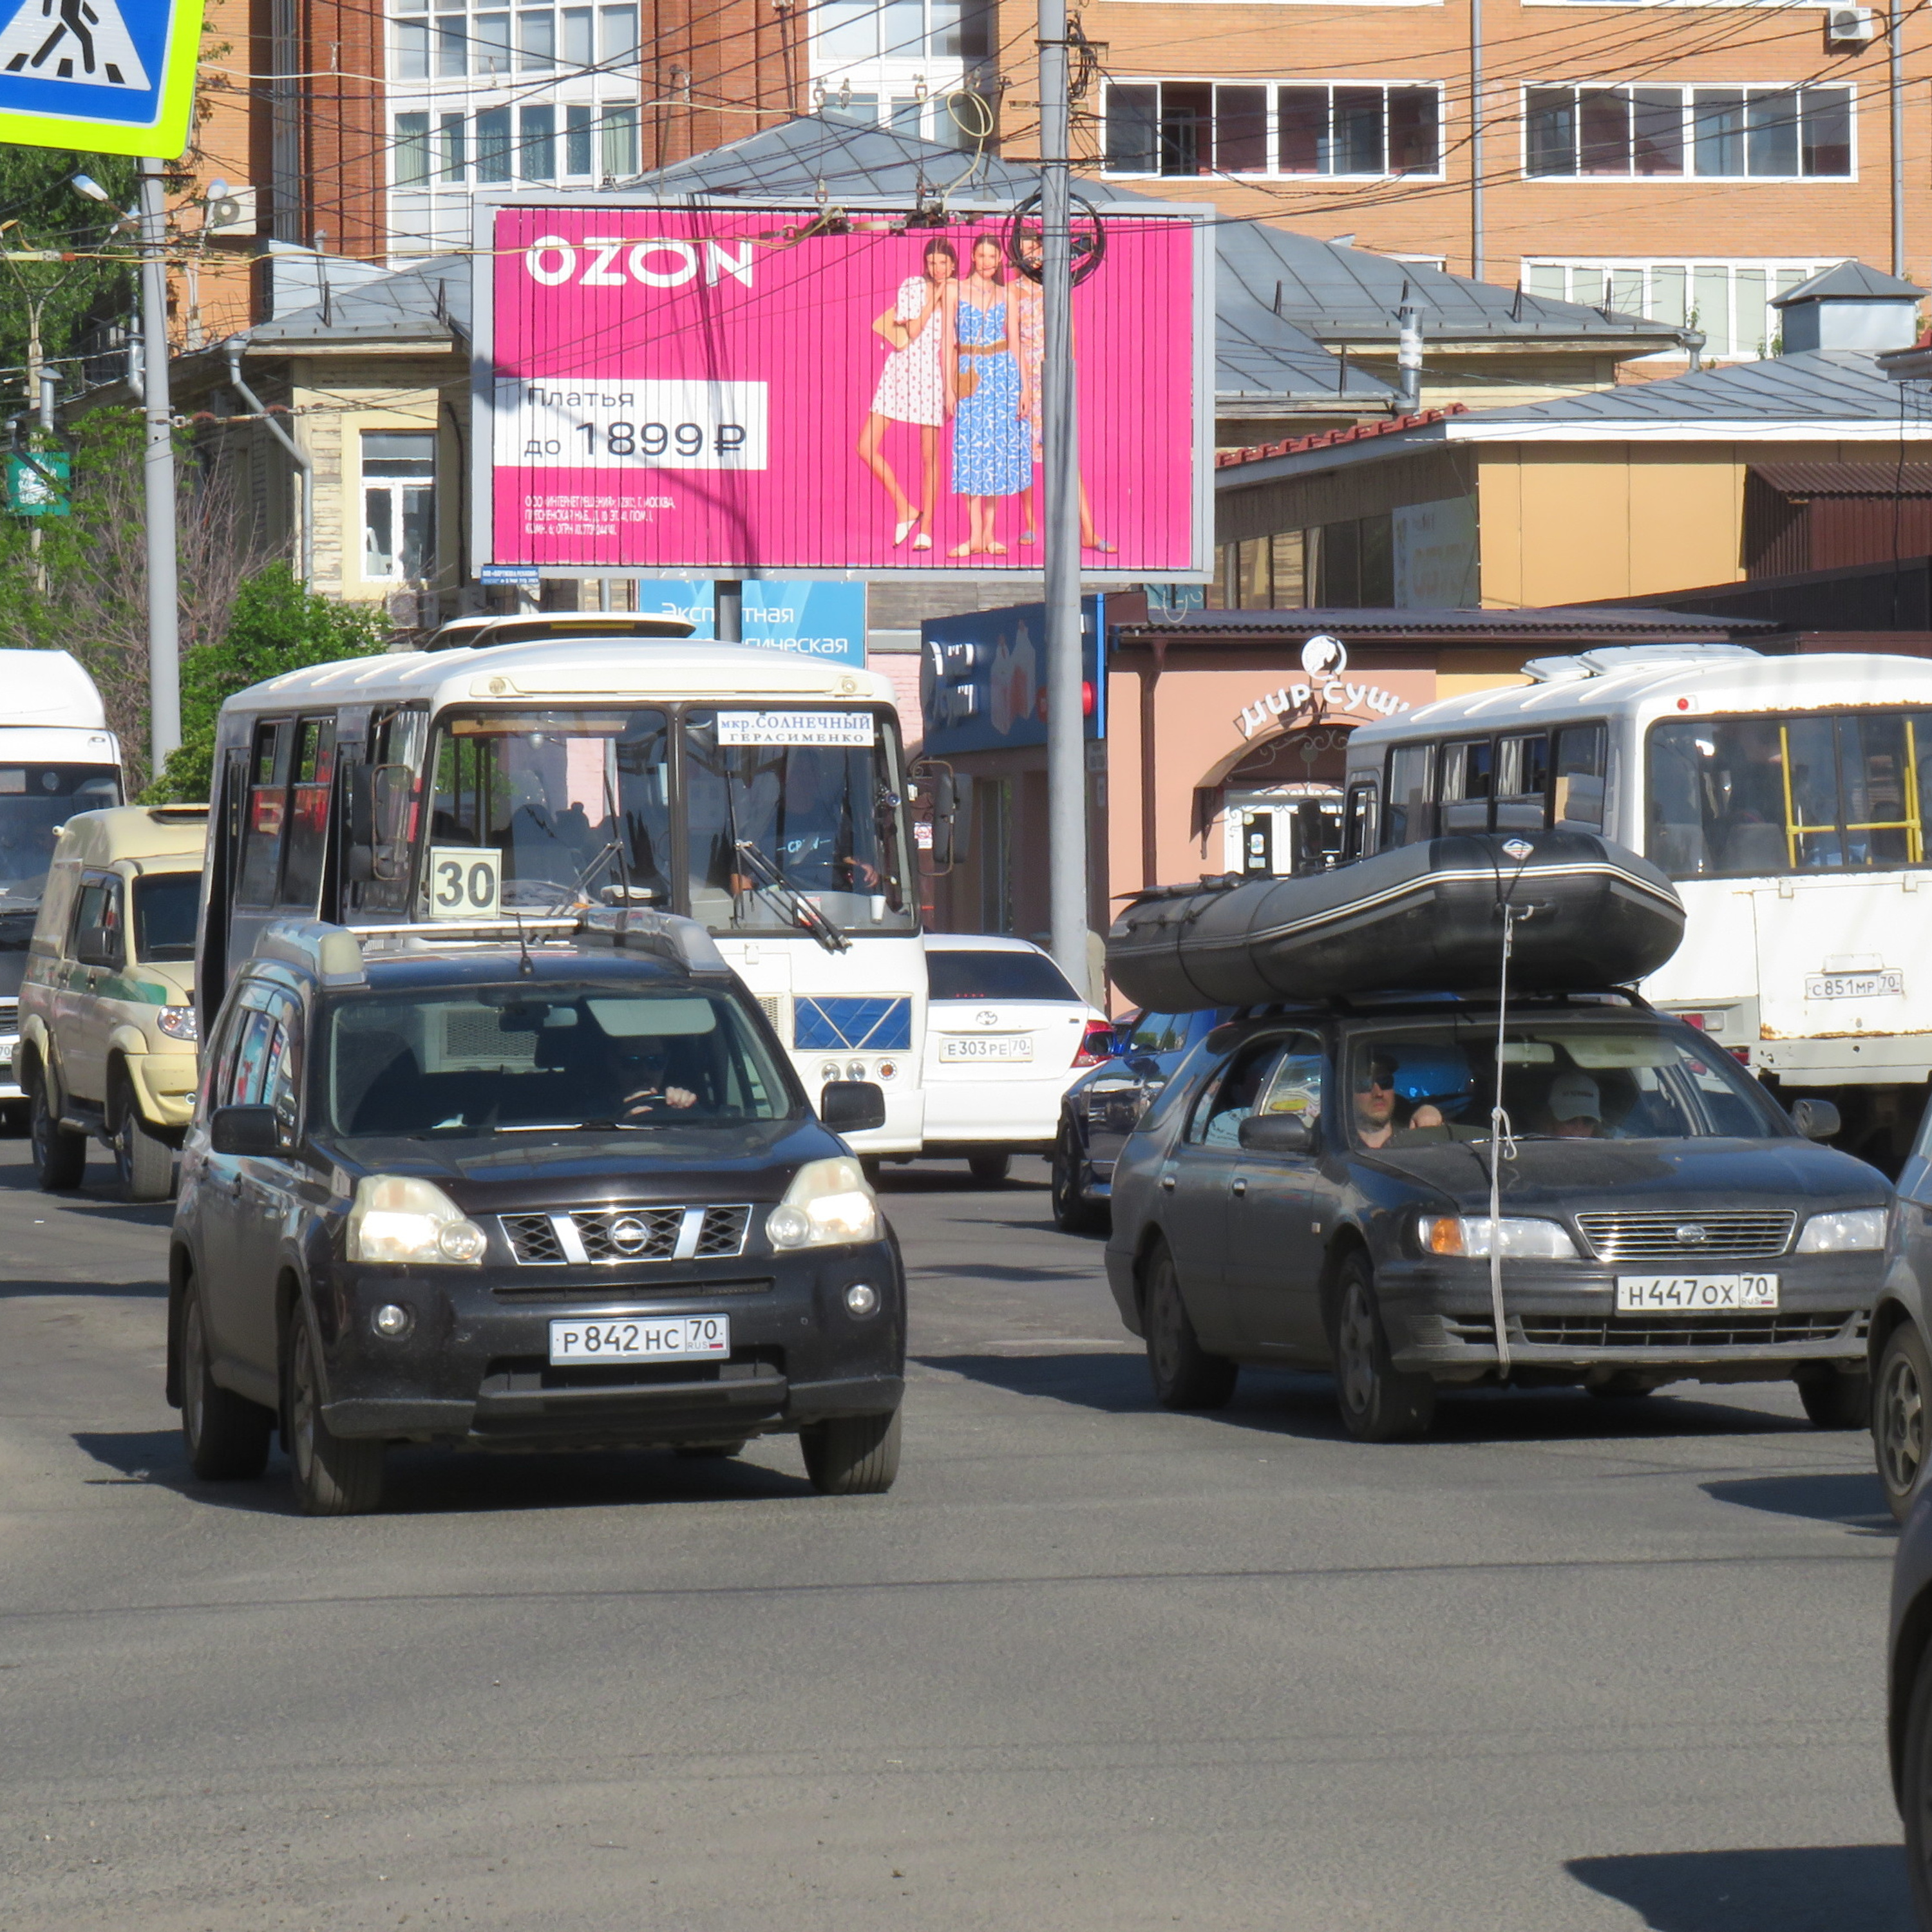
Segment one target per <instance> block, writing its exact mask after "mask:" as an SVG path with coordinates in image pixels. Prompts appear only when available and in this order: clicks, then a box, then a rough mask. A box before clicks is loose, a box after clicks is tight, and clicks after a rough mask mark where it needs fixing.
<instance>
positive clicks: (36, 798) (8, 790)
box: [0, 765, 121, 899]
mask: <svg viewBox="0 0 1932 1932" xmlns="http://www.w3.org/2000/svg"><path fill="white" fill-rule="evenodd" d="M120 802H121V779H120V775H119V774H118V772H116V771H115V769H113V766H102V765H0V895H5V896H6V897H7V898H15V899H22V898H31V899H37V898H39V897H40V889H41V887H42V886H43V885H44V884H45V883H46V876H47V868H48V866H49V865H51V864H52V862H53V856H54V840H55V838H56V836H57V835H58V833H59V831H60V829H61V827H62V826H63V825H65V823H67V822H68V820H69V819H70V818H71V817H74V814H75V813H76V812H80V811H101V810H103V809H104V808H106V807H107V806H109V805H118V804H119V803H120Z"/></svg>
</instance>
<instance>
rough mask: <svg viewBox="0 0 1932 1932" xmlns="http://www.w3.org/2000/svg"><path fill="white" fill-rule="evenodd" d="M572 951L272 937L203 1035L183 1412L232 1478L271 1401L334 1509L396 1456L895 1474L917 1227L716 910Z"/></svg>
mask: <svg viewBox="0 0 1932 1932" xmlns="http://www.w3.org/2000/svg"><path fill="white" fill-rule="evenodd" d="M613 917H614V920H615V922H616V924H617V925H618V926H620V927H621V928H622V929H621V930H610V929H605V930H601V931H599V930H584V929H579V930H577V931H575V932H571V933H570V934H569V935H567V936H566V937H565V938H564V939H562V940H561V941H552V942H551V943H548V944H539V943H532V944H527V945H520V944H515V943H511V944H507V945H506V944H504V943H502V940H501V938H495V937H493V938H490V939H489V940H488V941H487V942H486V943H481V944H478V943H472V944H463V943H460V942H452V941H446V940H443V939H440V938H438V939H437V940H435V941H430V942H425V940H423V939H422V938H421V937H420V936H413V935H409V934H407V933H401V932H399V933H397V934H395V935H363V936H362V937H361V938H359V937H358V935H356V934H354V933H351V932H347V931H346V930H344V929H342V928H340V927H335V926H324V925H319V924H317V923H315V922H295V921H291V922H286V923H284V924H282V925H280V926H275V927H272V928H270V929H269V931H268V932H266V933H265V934H264V935H263V938H262V939H261V941H260V943H259V944H258V947H257V956H256V957H255V958H254V959H253V960H251V962H249V963H248V965H247V966H246V967H245V968H244V969H243V970H242V972H241V973H240V974H238V976H237V977H236V980H235V982H234V984H233V986H232V987H231V988H230V989H229V993H228V996H227V998H226V1000H225V1001H224V1002H223V1005H222V1008H221V1012H220V1016H219V1017H218V1019H217V1021H216V1023H215V1025H214V1028H213V1029H212V1031H211V1034H210V1037H209V1039H208V1043H207V1046H206V1048H205V1056H204V1059H203V1062H202V1066H203V1076H202V1091H201V1095H200V1098H199V1102H198V1103H197V1105H196V1110H195V1115H194V1118H193V1122H192V1124H190V1127H189V1130H188V1133H187V1142H186V1145H185V1146H184V1149H183V1153H182V1163H181V1195H180V1201H179V1205H178V1208H177V1210H176V1212H175V1222H174V1232H173V1240H172V1251H171V1255H170V1259H169V1322H168V1371H167V1393H168V1400H169V1401H170V1402H171V1403H175V1404H176V1405H177V1406H179V1408H180V1409H181V1427H182V1433H183V1435H184V1437H185V1439H186V1441H187V1451H188V1456H189V1459H190V1462H191V1463H192V1465H193V1469H194V1471H195V1472H196V1475H199V1476H202V1477H204V1478H239V1477H249V1476H254V1475H259V1474H260V1472H261V1470H262V1469H263V1466H264V1463H265V1462H266V1459H267V1456H268V1451H269V1437H270V1433H271V1432H272V1430H274V1429H275V1427H276V1425H277V1423H278V1421H279V1423H280V1426H281V1433H282V1439H283V1441H284V1444H285V1445H287V1448H288V1451H289V1454H290V1460H291V1462H292V1463H293V1470H294V1477H295V1487H296V1496H297V1499H298V1500H299V1502H300V1504H301V1505H302V1508H303V1509H304V1510H305V1511H308V1513H310V1514H316V1515H344V1514H350V1513H352V1512H355V1511H363V1510H368V1509H372V1508H375V1507H376V1506H377V1504H378V1503H379V1502H380V1498H381V1491H382V1480H383V1448H384V1445H386V1444H388V1443H392V1442H436V1443H446V1444H459V1445H470V1446H472V1447H510V1446H515V1447H556V1448H564V1447H587V1446H592V1445H595V1446H613V1445H615V1446H622V1445H671V1446H675V1447H676V1448H679V1449H680V1450H682V1451H687V1452H689V1453H692V1454H721V1455H728V1454H732V1453H733V1452H734V1451H736V1450H737V1449H739V1448H742V1446H743V1444H744V1442H745V1439H747V1438H748V1437H750V1436H754V1435H760V1434H766V1433H775V1432H783V1431H795V1432H796V1433H798V1434H799V1436H800V1437H801V1439H802V1445H803V1448H804V1452H805V1469H806V1472H807V1474H808V1475H809V1476H810V1478H811V1481H812V1482H813V1484H814V1486H815V1487H817V1488H818V1489H819V1490H821V1491H823V1492H825V1493H829V1494H835V1495H850V1494H859V1493H873V1492H877V1491H880V1490H885V1489H887V1488H889V1487H890V1486H891V1484H892V1479H893V1477H894V1475H895V1473H896V1472H897V1468H898V1450H899V1421H898V1417H899V1400H900V1396H901V1391H902V1390H903V1388H904V1360H905V1294H904V1277H903V1274H902V1272H901V1267H900V1263H899V1256H898V1247H897V1244H896V1243H895V1241H894V1239H893V1237H892V1232H891V1231H890V1229H889V1228H888V1227H887V1226H886V1221H885V1219H884V1217H883V1215H882V1214H880V1211H879V1208H878V1204H877V1202H876V1200H875V1199H874V1197H873V1195H872V1193H871V1189H870V1188H869V1187H868V1185H867V1184H866V1182H865V1177H864V1175H863V1173H862V1171H861V1169H860V1166H859V1162H858V1161H857V1160H856V1159H855V1158H854V1157H853V1155H852V1154H851V1153H850V1151H849V1149H847V1147H846V1146H845V1145H844V1143H843V1142H841V1140H839V1139H838V1137H837V1133H836V1132H835V1130H837V1129H840V1128H843V1129H846V1130H854V1131H856V1130H859V1129H862V1128H865V1127H871V1126H874V1125H877V1124H878V1123H879V1121H880V1119H881V1118H883V1099H882V1097H881V1096H880V1093H879V1090H878V1089H877V1088H876V1087H873V1086H871V1085H868V1084H867V1083H864V1082H832V1083H831V1084H829V1085H827V1087H826V1089H825V1091H824V1093H823V1095H822V1096H821V1097H820V1108H821V1110H822V1118H819V1117H815V1116H814V1113H813V1112H812V1109H811V1106H810V1105H809V1103H808V1102H807V1100H806V1098H805V1094H804V1092H803V1091H802V1089H801V1088H800V1087H799V1084H798V1082H797V1080H796V1077H795V1076H794V1075H793V1072H792V1070H791V1068H790V1065H789V1064H788V1063H787V1059H786V1057H785V1055H784V1052H782V1051H781V1049H780V1048H779V1046H778V1043H777V1041H776V1040H775V1038H774V1037H773V1036H772V1033H771V1030H770V1028H769V1025H768V1024H767V1022H766V1019H765V1018H764V1016H763V1013H761V1012H760V1010H759V1007H758V1006H757V1002H756V1001H754V1000H753V999H752V998H751V997H750V995H748V993H747V992H745V989H744V988H743V986H742V985H741V984H740V983H739V981H738V980H737V979H736V977H735V976H733V974H731V973H730V971H729V969H728V968H727V967H726V966H725V964H724V961H723V959H722V958H721V956H719V955H718V952H717V950H716V948H715V947H713V946H712V944H711V941H710V940H709V937H708V936H707V935H706V934H705V933H704V932H703V929H701V928H700V927H697V926H694V925H693V924H692V923H691V922H690V921H689V920H688V919H673V918H670V917H669V916H666V915H664V914H660V913H635V912H632V913H625V914H622V915H616V916H613Z"/></svg>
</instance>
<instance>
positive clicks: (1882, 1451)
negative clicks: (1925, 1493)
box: [1870, 1106, 1932, 1522]
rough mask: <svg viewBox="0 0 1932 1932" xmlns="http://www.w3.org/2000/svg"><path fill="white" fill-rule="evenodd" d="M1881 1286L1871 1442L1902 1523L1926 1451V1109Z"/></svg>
mask: <svg viewBox="0 0 1932 1932" xmlns="http://www.w3.org/2000/svg"><path fill="white" fill-rule="evenodd" d="M1885 1260H1886V1263H1887V1266H1886V1269H1885V1286H1884V1289H1883V1290H1882V1292H1881V1293H1880V1294H1879V1298H1878V1306H1877V1307H1876V1308H1875V1309H1873V1311H1872V1325H1871V1346H1870V1358H1871V1373H1872V1445H1873V1451H1874V1452H1875V1454H1876V1458H1877V1462H1878V1473H1879V1481H1881V1482H1882V1484H1884V1485H1885V1501H1886V1502H1888V1503H1889V1504H1890V1505H1891V1513H1892V1514H1893V1515H1894V1517H1897V1518H1898V1519H1899V1520H1900V1521H1901V1522H1902V1521H1903V1520H1904V1517H1905V1513H1906V1511H1907V1510H1908V1509H1909V1508H1910V1507H1911V1505H1912V1498H1913V1497H1914V1496H1916V1495H1917V1494H1918V1489H1919V1485H1920V1484H1921V1482H1922V1481H1923V1480H1924V1475H1925V1465H1926V1460H1927V1453H1928V1451H1929V1450H1932V1416H1928V1415H1927V1413H1926V1405H1927V1403H1928V1402H1932V1354H1928V1352H1927V1337H1928V1336H1932V1320H1928V1319H1927V1315H1928V1310H1927V1307H1926V1298H1925V1285H1926V1283H1927V1282H1928V1281H1932V1106H1928V1107H1927V1109H1926V1112H1925V1117H1924V1119H1923V1120H1922V1121H1920V1123H1919V1125H1918V1139H1916V1140H1915V1141H1914V1142H1912V1152H1911V1154H1910V1156H1909V1157H1908V1158H1907V1160H1906V1163H1905V1165H1904V1166H1903V1168H1902V1169H1900V1171H1899V1176H1898V1192H1897V1199H1895V1200H1894V1202H1892V1208H1891V1239H1890V1241H1888V1244H1886V1250H1885Z"/></svg>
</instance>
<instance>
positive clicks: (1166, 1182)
mask: <svg viewBox="0 0 1932 1932" xmlns="http://www.w3.org/2000/svg"><path fill="white" fill-rule="evenodd" d="M1160 1186H1161V1192H1162V1193H1164V1194H1172V1193H1173V1192H1174V1176H1173V1175H1171V1174H1163V1175H1162V1176H1161V1178H1160Z"/></svg>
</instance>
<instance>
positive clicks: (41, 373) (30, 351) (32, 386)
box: [16, 271, 54, 597]
mask: <svg viewBox="0 0 1932 1932" xmlns="http://www.w3.org/2000/svg"><path fill="white" fill-rule="evenodd" d="M16 272H18V271H16ZM45 305H46V296H34V297H30V298H29V299H28V303H27V393H28V395H30V396H31V397H32V398H33V399H34V402H35V403H36V404H37V405H38V407H39V410H40V428H42V429H43V430H50V429H52V428H53V426H54V425H53V408H52V398H51V396H50V395H49V394H48V392H47V389H46V365H44V364H43V362H41V360H40V311H41V309H42V308H43V307H44V306H45ZM41 440H42V442H43V443H44V442H45V440H46V439H45V438H44V437H43V438H42V439H41ZM43 521H44V519H43V518H42V517H35V518H34V527H33V529H32V531H31V533H30V534H29V535H28V538H27V547H28V550H29V551H31V553H32V556H33V559H34V589H35V590H36V591H37V592H39V593H40V595H41V596H43V597H44V596H45V595H46V594H47V566H46V559H44V558H43V556H41V555H40V537H41V532H40V525H41V523H43Z"/></svg>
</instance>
